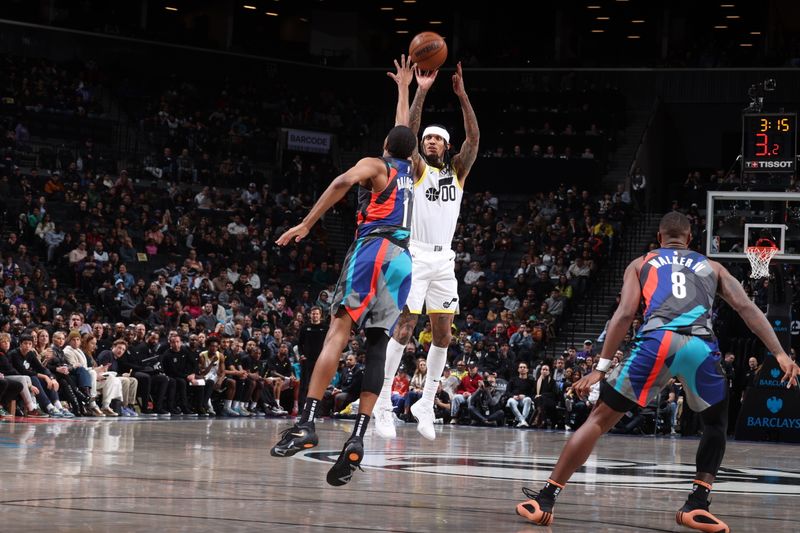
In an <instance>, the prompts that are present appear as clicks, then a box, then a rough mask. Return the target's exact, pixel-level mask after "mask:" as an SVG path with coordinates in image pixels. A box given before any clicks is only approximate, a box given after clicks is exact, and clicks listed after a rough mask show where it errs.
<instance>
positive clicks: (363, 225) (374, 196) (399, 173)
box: [356, 157, 414, 245]
mask: <svg viewBox="0 0 800 533" xmlns="http://www.w3.org/2000/svg"><path fill="white" fill-rule="evenodd" d="M383 161H384V163H386V170H387V171H388V174H389V181H388V182H387V183H386V188H384V189H383V190H382V191H381V192H373V191H370V190H369V189H365V188H364V187H359V189H358V214H357V215H356V223H357V224H358V227H357V228H356V238H361V237H366V236H367V235H371V236H376V237H377V236H381V237H388V238H391V239H393V240H395V241H398V242H399V243H402V244H403V245H407V243H408V239H409V237H410V235H411V229H410V226H411V214H412V211H413V207H414V185H413V184H414V177H413V176H412V170H411V161H409V160H407V159H395V158H391V157H384V158H383Z"/></svg>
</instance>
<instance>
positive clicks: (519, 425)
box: [517, 420, 529, 428]
mask: <svg viewBox="0 0 800 533" xmlns="http://www.w3.org/2000/svg"><path fill="white" fill-rule="evenodd" d="M517 427H518V428H526V427H529V426H528V423H527V422H526V421H525V420H523V421H522V422H520V423H519V424H517Z"/></svg>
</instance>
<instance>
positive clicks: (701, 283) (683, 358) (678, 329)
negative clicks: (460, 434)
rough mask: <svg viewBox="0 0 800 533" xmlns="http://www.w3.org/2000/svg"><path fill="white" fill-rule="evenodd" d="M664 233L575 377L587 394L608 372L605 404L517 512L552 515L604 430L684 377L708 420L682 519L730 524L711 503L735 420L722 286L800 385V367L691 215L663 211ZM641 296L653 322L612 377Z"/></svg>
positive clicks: (710, 527) (634, 266) (634, 267)
mask: <svg viewBox="0 0 800 533" xmlns="http://www.w3.org/2000/svg"><path fill="white" fill-rule="evenodd" d="M658 241H659V243H660V245H661V247H660V248H659V249H657V250H653V251H651V252H650V253H648V254H647V255H646V256H645V257H640V258H637V259H635V260H634V261H633V262H631V264H630V265H628V268H627V269H626V270H625V276H624V281H623V286H622V298H621V300H620V304H619V307H618V308H617V311H616V312H615V313H614V316H613V318H612V319H611V321H610V323H609V325H608V333H607V335H606V341H605V343H604V344H603V351H602V353H601V354H600V360H599V362H598V363H597V369H596V370H595V371H594V372H592V373H591V374H589V375H587V376H585V377H584V378H583V379H581V380H580V381H579V382H578V383H576V384H575V386H574V389H575V390H576V391H577V392H578V393H579V394H581V395H584V396H585V395H587V394H588V392H589V388H590V387H591V386H592V385H594V384H595V383H597V382H598V381H601V380H603V378H604V377H605V379H604V380H603V381H602V382H601V384H600V401H599V402H598V404H597V407H596V408H595V409H594V410H593V411H592V414H591V415H590V416H589V419H588V420H587V421H586V423H584V424H583V425H582V426H581V427H580V429H578V431H576V432H575V434H574V435H573V436H572V437H571V438H570V439H569V441H568V442H567V444H566V445H565V446H564V449H563V451H562V452H561V456H560V457H559V459H558V463H556V466H555V468H554V469H553V472H552V474H551V476H550V479H548V480H547V482H546V483H545V485H544V488H542V490H541V491H539V492H538V493H535V492H533V491H531V490H529V489H523V492H524V493H525V495H526V496H527V497H529V498H531V499H530V500H527V501H525V502H522V503H520V504H519V505H517V514H519V515H520V516H523V517H525V518H527V519H528V520H530V521H531V522H533V523H535V524H537V525H541V526H549V525H550V524H551V523H552V521H553V506H554V504H555V500H556V497H557V496H558V494H559V492H560V491H561V490H562V489H563V488H564V486H565V484H566V483H567V481H568V480H569V478H570V477H571V476H572V474H573V473H574V472H575V470H577V469H578V468H579V467H580V466H581V465H583V463H584V462H585V461H586V459H587V458H588V457H589V454H590V453H591V452H592V449H593V448H594V445H595V443H596V442H597V440H598V439H599V438H600V436H601V435H602V434H603V433H605V432H606V431H608V430H609V429H611V428H612V427H613V426H614V425H615V424H616V423H617V421H619V419H620V418H621V417H622V415H623V413H625V412H626V411H629V410H631V409H632V408H633V407H634V406H636V405H639V406H642V407H644V406H645V405H647V404H648V403H650V401H651V400H653V398H655V397H656V396H657V395H658V394H659V392H660V391H661V389H662V388H663V387H664V386H665V385H666V384H667V382H668V381H669V379H670V378H671V377H673V376H675V377H677V378H678V379H680V380H681V382H682V383H683V388H684V390H685V391H686V399H687V401H688V403H689V407H691V408H692V409H693V410H695V411H698V412H701V416H702V418H703V422H704V430H703V436H702V438H701V439H700V444H699V445H698V448H697V457H696V464H697V475H696V476H695V480H694V484H693V486H692V492H691V494H690V495H689V497H688V499H687V500H686V503H685V504H684V506H683V507H682V508H681V509H680V510H679V511H678V513H677V515H676V520H677V522H678V524H681V525H684V526H687V527H689V528H692V529H695V530H698V531H709V532H710V531H714V532H728V531H730V529H729V528H728V526H727V525H726V524H725V523H724V522H722V520H720V519H719V518H717V517H716V516H714V515H713V514H711V512H709V510H708V506H709V501H708V497H709V493H710V492H711V486H712V484H713V483H714V479H715V477H716V475H717V471H718V470H719V466H720V464H721V463H722V457H723V455H724V453H725V434H726V429H727V422H728V397H727V394H728V386H727V381H726V378H725V374H724V372H723V371H722V368H721V366H720V359H721V357H720V353H719V349H718V347H717V340H716V338H715V337H714V332H713V330H712V327H711V306H712V303H713V302H714V296H715V295H716V294H719V295H720V296H721V297H722V298H723V299H724V300H725V301H726V302H728V303H729V304H730V305H731V307H733V308H734V309H735V310H736V311H737V312H738V313H739V314H740V315H741V317H742V319H743V320H744V321H745V323H746V324H747V326H748V327H749V328H750V329H751V330H752V331H753V333H755V334H756V335H757V336H758V338H760V339H761V340H762V341H763V342H764V345H765V346H766V347H767V349H768V350H769V351H770V352H771V353H772V354H774V356H775V358H776V359H777V360H778V363H779V364H780V367H781V369H782V370H783V371H784V372H785V375H784V376H783V381H785V382H787V386H792V385H797V375H798V372H800V368H798V366H797V365H796V364H795V363H794V362H792V360H791V359H789V357H788V356H787V355H786V353H785V352H784V350H783V348H782V347H781V345H780V343H779V342H778V338H777V337H776V336H775V333H774V331H773V330H772V327H771V326H770V324H769V322H768V321H767V318H766V317H765V316H764V313H763V312H762V311H761V310H759V309H758V307H756V305H755V304H754V303H753V302H752V301H751V300H750V299H749V298H748V297H747V294H746V293H745V291H744V289H743V288H742V286H741V284H740V283H739V282H738V281H737V280H736V279H735V278H734V277H733V276H732V275H731V274H730V273H729V272H728V270H727V269H726V268H725V267H723V266H722V265H720V264H719V263H717V262H715V261H711V260H709V259H708V258H706V257H705V256H703V255H701V254H699V253H697V252H693V251H691V250H689V249H688V246H689V243H690V242H691V232H690V225H689V220H688V219H687V218H686V217H685V216H684V215H682V214H681V213H678V212H672V213H668V214H667V215H664V217H663V218H662V219H661V224H660V226H659V231H658ZM642 298H644V305H645V311H644V324H643V325H642V326H641V328H640V329H639V332H638V335H637V338H636V343H635V346H634V348H633V349H632V350H631V352H630V354H629V355H628V356H627V357H626V358H625V359H623V360H622V361H621V362H620V364H619V365H617V366H616V367H615V368H614V370H613V371H612V372H611V373H610V374H609V375H608V376H605V373H606V371H607V370H608V369H609V368H610V366H611V357H612V356H613V355H614V352H615V350H616V349H617V347H618V346H619V344H620V342H621V341H622V340H623V337H624V336H625V332H626V331H627V330H628V328H629V327H630V324H631V322H632V321H633V318H634V316H635V315H636V313H637V312H638V310H639V302H640V300H641V299H642Z"/></svg>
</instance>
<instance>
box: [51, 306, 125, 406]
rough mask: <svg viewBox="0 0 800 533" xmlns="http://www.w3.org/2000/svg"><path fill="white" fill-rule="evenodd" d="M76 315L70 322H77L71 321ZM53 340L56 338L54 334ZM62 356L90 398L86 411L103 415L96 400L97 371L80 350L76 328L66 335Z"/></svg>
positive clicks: (71, 319)
mask: <svg viewBox="0 0 800 533" xmlns="http://www.w3.org/2000/svg"><path fill="white" fill-rule="evenodd" d="M76 317H77V315H75V314H73V315H72V316H71V317H70V322H71V323H77V321H73V319H74V318H76ZM77 318H79V317H77ZM85 335H90V334H85ZM53 340H54V341H55V340H56V339H55V336H54V338H53ZM64 357H65V358H66V360H67V362H68V363H69V365H70V372H71V373H72V374H73V375H74V376H75V377H76V381H77V382H78V386H79V387H80V388H81V390H82V392H83V393H84V394H85V395H86V396H88V397H89V399H90V400H89V402H88V410H87V413H89V414H92V415H93V416H105V413H104V412H103V411H101V410H100V407H98V405H97V401H96V399H97V371H96V370H95V369H94V368H92V367H91V366H89V361H88V359H87V358H86V354H85V353H84V352H83V350H81V334H80V333H79V331H78V330H76V329H73V330H72V331H70V333H69V335H68V336H67V344H66V346H64ZM103 371H105V370H103ZM111 416H113V415H111Z"/></svg>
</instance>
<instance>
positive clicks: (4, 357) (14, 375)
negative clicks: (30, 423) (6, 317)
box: [0, 333, 47, 418]
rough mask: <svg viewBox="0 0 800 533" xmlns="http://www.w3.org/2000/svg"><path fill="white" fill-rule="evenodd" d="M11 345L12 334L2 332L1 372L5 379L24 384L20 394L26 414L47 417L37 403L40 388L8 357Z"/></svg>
mask: <svg viewBox="0 0 800 533" xmlns="http://www.w3.org/2000/svg"><path fill="white" fill-rule="evenodd" d="M10 347H11V336H10V335H9V334H8V333H0V374H2V376H3V379H4V380H8V381H14V382H17V383H19V384H20V385H22V388H21V390H20V393H19V394H20V396H21V397H22V400H23V402H24V404H25V405H24V408H25V416H28V417H31V418H47V415H46V414H45V413H43V412H42V411H41V410H40V409H39V405H38V404H37V403H36V395H37V394H39V389H37V388H36V387H34V386H33V384H32V383H31V378H30V377H29V376H23V375H20V373H19V372H18V371H17V369H16V368H14V365H13V364H12V363H11V358H9V357H8V351H9V349H10ZM14 388H16V387H14ZM12 414H13V413H12Z"/></svg>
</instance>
